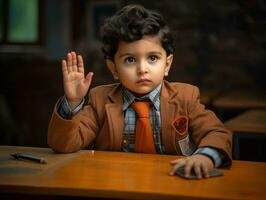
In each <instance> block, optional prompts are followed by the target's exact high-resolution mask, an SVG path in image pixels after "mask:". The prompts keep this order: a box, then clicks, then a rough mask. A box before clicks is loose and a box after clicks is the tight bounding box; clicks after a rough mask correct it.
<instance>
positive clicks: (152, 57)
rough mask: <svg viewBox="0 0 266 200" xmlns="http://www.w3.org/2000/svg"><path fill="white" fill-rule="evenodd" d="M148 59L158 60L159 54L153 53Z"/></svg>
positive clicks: (151, 60)
mask: <svg viewBox="0 0 266 200" xmlns="http://www.w3.org/2000/svg"><path fill="white" fill-rule="evenodd" d="M148 60H149V61H150V62H156V61H157V60H158V56H156V55H151V56H149V57H148Z"/></svg>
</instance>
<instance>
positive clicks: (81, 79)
mask: <svg viewBox="0 0 266 200" xmlns="http://www.w3.org/2000/svg"><path fill="white" fill-rule="evenodd" d="M62 73H63V82H64V91H65V96H66V98H67V100H68V101H70V102H80V101H81V100H82V99H83V98H84V96H85V95H86V93H87V92H88V89H89V87H90V84H91V80H92V76H93V73H92V72H90V73H88V74H87V75H86V77H85V75H84V64H83V59H82V57H81V56H80V55H78V56H77V55H76V53H75V52H71V53H68V54H67V60H63V61H62Z"/></svg>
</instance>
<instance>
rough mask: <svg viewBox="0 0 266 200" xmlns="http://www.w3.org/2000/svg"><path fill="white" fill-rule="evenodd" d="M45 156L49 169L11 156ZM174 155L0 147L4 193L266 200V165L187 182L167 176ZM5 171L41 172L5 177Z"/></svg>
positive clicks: (241, 166) (240, 165)
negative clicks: (62, 152)
mask: <svg viewBox="0 0 266 200" xmlns="http://www.w3.org/2000/svg"><path fill="white" fill-rule="evenodd" d="M17 151H20V152H27V153H33V154H37V155H41V156H43V157H45V158H46V159H47V160H48V163H47V164H46V165H44V164H37V163H32V162H25V161H17V160H12V159H10V158H9V156H8V155H9V154H10V153H14V152H17ZM176 158H177V157H176V156H168V155H148V154H135V153H122V152H101V151H89V150H84V151H79V152H77V153H73V154H54V153H53V152H52V151H51V150H50V149H45V148H26V147H12V146H0V193H15V194H38V195H50V196H52V195H56V196H60V195H63V196H83V197H100V198H113V199H265V198H266V191H265V185H266V180H265V177H266V163H259V162H247V161H233V166H232V167H231V169H221V171H222V172H223V173H224V176H222V177H216V178H210V179H203V180H190V181H188V180H185V179H182V178H179V177H176V176H169V175H168V173H169V171H170V169H171V165H170V164H169V162H170V161H171V160H174V159H176ZM3 167H10V168H12V167H13V168H27V169H28V168H30V169H37V170H39V171H38V172H35V173H31V174H29V173H23V170H22V172H19V173H7V172H6V171H1V168H3Z"/></svg>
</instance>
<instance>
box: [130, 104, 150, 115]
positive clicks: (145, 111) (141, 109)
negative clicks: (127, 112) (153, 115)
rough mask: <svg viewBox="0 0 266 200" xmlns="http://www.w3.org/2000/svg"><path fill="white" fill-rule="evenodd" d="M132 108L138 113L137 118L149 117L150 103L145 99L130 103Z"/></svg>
mask: <svg viewBox="0 0 266 200" xmlns="http://www.w3.org/2000/svg"><path fill="white" fill-rule="evenodd" d="M132 108H133V109H134V110H135V112H136V113H137V114H138V117H139V118H149V117H150V112H149V110H150V103H149V102H147V101H137V102H133V103H132Z"/></svg>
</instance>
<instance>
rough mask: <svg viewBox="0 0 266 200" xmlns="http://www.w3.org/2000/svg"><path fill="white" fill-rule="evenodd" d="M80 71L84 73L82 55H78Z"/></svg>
mask: <svg viewBox="0 0 266 200" xmlns="http://www.w3.org/2000/svg"><path fill="white" fill-rule="evenodd" d="M78 72H81V73H84V63H83V59H82V56H81V55H78Z"/></svg>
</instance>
